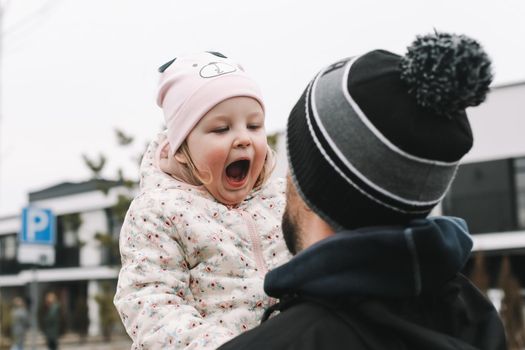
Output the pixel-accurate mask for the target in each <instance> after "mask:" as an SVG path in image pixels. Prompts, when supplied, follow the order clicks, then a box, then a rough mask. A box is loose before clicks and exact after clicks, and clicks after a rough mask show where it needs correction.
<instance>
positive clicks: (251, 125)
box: [248, 124, 261, 130]
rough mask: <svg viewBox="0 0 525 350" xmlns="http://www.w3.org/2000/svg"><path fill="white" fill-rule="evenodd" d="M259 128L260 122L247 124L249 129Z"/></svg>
mask: <svg viewBox="0 0 525 350" xmlns="http://www.w3.org/2000/svg"><path fill="white" fill-rule="evenodd" d="M260 128H261V124H250V125H248V129H251V130H257V129H260Z"/></svg>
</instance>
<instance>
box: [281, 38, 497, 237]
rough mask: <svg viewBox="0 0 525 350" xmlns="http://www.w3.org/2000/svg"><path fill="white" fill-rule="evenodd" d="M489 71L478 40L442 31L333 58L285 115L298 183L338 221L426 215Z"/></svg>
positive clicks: (466, 132) (465, 135)
mask: <svg viewBox="0 0 525 350" xmlns="http://www.w3.org/2000/svg"><path fill="white" fill-rule="evenodd" d="M491 80H492V71H491V66H490V60H489V59H488V57H487V55H486V53H485V52H484V51H483V50H482V48H481V47H480V45H479V44H478V43H477V42H475V41H474V40H472V39H470V38H468V37H465V36H458V35H450V34H444V33H434V34H431V35H427V36H424V37H418V38H417V39H416V41H414V43H413V44H412V46H410V47H409V48H408V52H407V53H406V55H405V56H398V55H395V54H393V53H390V52H387V51H383V50H376V51H372V52H369V53H367V54H364V55H362V56H356V57H351V58H348V59H344V60H341V61H339V62H336V63H334V64H332V65H330V66H328V67H327V68H326V69H324V70H322V71H321V72H320V73H319V74H318V75H317V76H316V77H315V78H314V79H313V80H312V81H311V83H310V84H309V85H308V87H307V89H306V91H305V92H304V93H303V95H302V96H301V98H300V99H299V101H298V102H297V104H296V105H295V107H294V109H293V110H292V112H291V114H290V117H289V119H288V127H287V138H288V159H289V164H290V175H291V178H292V181H293V187H294V188H295V189H294V190H295V191H296V192H297V193H298V194H299V195H300V197H301V199H302V200H303V201H304V202H305V203H306V204H307V206H308V207H309V208H310V209H311V210H313V211H314V212H315V214H317V215H318V216H319V217H321V218H322V219H323V220H324V221H326V223H328V224H329V225H330V226H331V227H332V228H334V229H354V228H358V227H363V226H377V225H403V224H406V223H407V222H408V221H410V220H411V219H414V218H419V217H425V216H426V215H428V213H429V212H430V211H431V210H432V208H433V207H434V206H435V205H436V204H437V203H439V201H440V200H441V199H442V198H443V197H444V195H445V193H446V191H447V189H448V187H449V185H450V183H451V182H452V180H453V178H454V175H455V172H456V170H457V167H458V164H459V161H460V159H461V158H462V157H463V156H464V155H465V154H466V153H467V152H468V151H469V150H470V148H471V147H472V142H473V140H472V132H471V129H470V125H469V122H468V119H467V116H466V113H465V109H466V108H467V107H469V106H476V105H478V104H480V103H481V102H482V101H483V100H484V99H485V96H486V93H487V91H488V89H489V84H490V82H491ZM289 187H290V186H289ZM289 192H290V191H289ZM295 210H296V206H294V205H293V203H292V204H290V205H288V207H287V209H286V213H287V214H286V217H285V219H284V221H285V223H286V222H287V221H289V220H290V219H291V218H293V216H294V211H295ZM305 246H306V245H303V247H305Z"/></svg>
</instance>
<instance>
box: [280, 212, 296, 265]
mask: <svg viewBox="0 0 525 350" xmlns="http://www.w3.org/2000/svg"><path fill="white" fill-rule="evenodd" d="M281 229H282V231H283V236H284V241H285V242H286V247H287V248H288V250H289V251H290V253H292V254H293V255H295V254H297V252H298V251H299V250H300V247H299V236H298V234H299V232H298V227H297V225H296V223H295V222H294V220H293V219H292V218H291V215H290V213H289V211H288V206H286V209H285V210H284V214H283V220H282V225H281Z"/></svg>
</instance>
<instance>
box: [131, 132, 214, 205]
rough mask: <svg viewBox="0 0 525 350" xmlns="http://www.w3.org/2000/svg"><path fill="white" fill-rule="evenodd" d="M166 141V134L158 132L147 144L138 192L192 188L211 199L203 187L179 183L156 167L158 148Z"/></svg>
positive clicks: (158, 154)
mask: <svg viewBox="0 0 525 350" xmlns="http://www.w3.org/2000/svg"><path fill="white" fill-rule="evenodd" d="M165 140H166V132H160V133H158V134H157V136H156V137H155V138H154V139H153V140H152V141H151V142H150V143H149V145H148V147H147V149H146V152H145V153H144V156H143V157H142V161H141V163H140V171H139V174H140V191H141V192H146V191H155V190H166V189H172V188H177V189H180V188H183V189H188V188H192V189H193V190H195V191H197V192H198V193H199V194H200V195H202V196H204V197H207V198H210V199H213V197H212V195H211V194H209V192H208V191H207V190H206V189H205V188H204V186H194V185H190V184H187V183H185V182H182V181H179V180H177V179H175V178H174V177H172V176H170V175H168V174H166V173H165V172H163V171H162V170H160V168H159V166H158V162H159V157H160V149H159V146H160V145H161V144H162V143H164V141H165Z"/></svg>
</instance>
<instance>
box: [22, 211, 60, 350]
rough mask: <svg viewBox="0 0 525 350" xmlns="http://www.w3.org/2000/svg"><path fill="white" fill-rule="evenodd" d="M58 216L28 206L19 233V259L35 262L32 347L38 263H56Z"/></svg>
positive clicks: (34, 334)
mask: <svg viewBox="0 0 525 350" xmlns="http://www.w3.org/2000/svg"><path fill="white" fill-rule="evenodd" d="M55 222H56V218H55V216H54V215H53V212H52V211H51V210H50V209H42V208H37V207H34V206H28V207H25V208H23V209H22V229H21V230H20V232H19V235H18V243H19V244H18V252H17V258H18V261H19V262H20V263H22V264H33V268H32V269H31V270H32V275H33V280H32V282H31V328H32V337H31V338H32V339H31V340H32V348H33V349H35V346H36V344H35V343H36V335H37V333H38V322H37V312H38V294H39V293H38V280H37V269H36V266H37V265H54V264H55V236H56V223H55Z"/></svg>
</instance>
